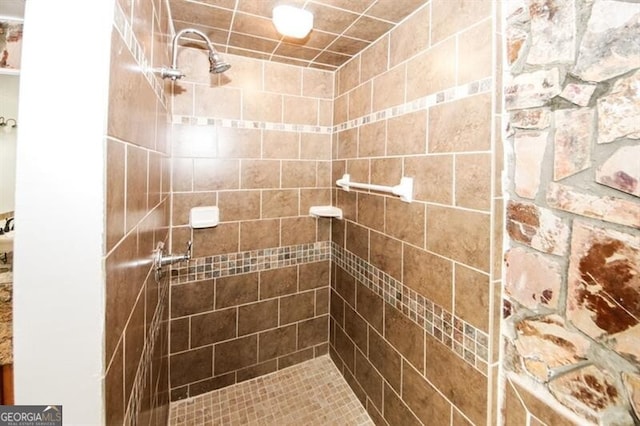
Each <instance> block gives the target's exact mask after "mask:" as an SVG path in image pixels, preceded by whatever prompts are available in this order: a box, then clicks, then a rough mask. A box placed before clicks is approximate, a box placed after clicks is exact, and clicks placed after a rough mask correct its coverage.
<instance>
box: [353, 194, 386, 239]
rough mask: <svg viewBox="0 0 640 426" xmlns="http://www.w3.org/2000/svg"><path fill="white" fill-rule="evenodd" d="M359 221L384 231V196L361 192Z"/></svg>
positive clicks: (359, 195)
mask: <svg viewBox="0 0 640 426" xmlns="http://www.w3.org/2000/svg"><path fill="white" fill-rule="evenodd" d="M358 223H360V224H362V225H363V226H366V227H368V228H372V229H375V230H376V231H378V232H384V197H381V196H379V195H370V194H365V193H363V192H361V193H359V194H358Z"/></svg>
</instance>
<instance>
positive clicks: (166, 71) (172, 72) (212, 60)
mask: <svg viewBox="0 0 640 426" xmlns="http://www.w3.org/2000/svg"><path fill="white" fill-rule="evenodd" d="M186 33H192V34H195V35H197V36H199V37H200V38H202V39H203V40H204V41H205V43H206V44H207V49H208V50H209V64H210V66H209V72H210V73H212V74H219V73H222V72H225V71H226V70H228V69H229V68H231V65H229V64H228V63H226V62H224V61H223V60H222V58H221V57H220V55H219V54H218V52H217V51H216V49H215V48H214V47H213V44H211V40H209V37H207V36H206V34H205V33H203V32H202V31H198V30H196V29H193V28H185V29H183V30H180V31H179V32H178V33H177V34H176V36H175V37H174V38H173V54H172V58H173V60H172V61H171V68H162V69H161V70H160V76H161V77H162V78H170V79H171V80H178V79H180V78H182V77H184V74H183V73H182V72H181V71H180V70H179V69H178V65H177V62H178V40H179V39H180V37H182V35H183V34H186Z"/></svg>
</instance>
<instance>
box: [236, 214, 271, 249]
mask: <svg viewBox="0 0 640 426" xmlns="http://www.w3.org/2000/svg"><path fill="white" fill-rule="evenodd" d="M279 244H280V220H279V219H267V220H255V221H250V222H241V223H240V250H241V251H246V250H259V249H264V248H271V247H278V245H279Z"/></svg>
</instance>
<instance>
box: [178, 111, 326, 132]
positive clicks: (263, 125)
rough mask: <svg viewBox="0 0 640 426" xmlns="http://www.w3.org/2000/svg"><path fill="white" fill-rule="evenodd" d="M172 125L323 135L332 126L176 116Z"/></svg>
mask: <svg viewBox="0 0 640 426" xmlns="http://www.w3.org/2000/svg"><path fill="white" fill-rule="evenodd" d="M171 124H188V125H192V126H219V127H233V128H236V129H264V130H280V131H283V132H303V133H323V134H331V133H332V132H333V130H334V128H333V127H331V126H312V125H309V124H288V123H271V122H265V121H250V120H232V119H226V118H211V117H196V116H191V115H174V116H173V118H172V120H171Z"/></svg>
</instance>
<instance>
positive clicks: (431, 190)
mask: <svg viewBox="0 0 640 426" xmlns="http://www.w3.org/2000/svg"><path fill="white" fill-rule="evenodd" d="M404 170H405V175H406V176H408V177H412V178H413V196H414V198H415V199H416V200H420V201H428V202H433V203H438V204H451V203H452V201H453V200H452V199H453V156H452V155H436V156H434V155H427V156H419V157H407V158H405V159H404Z"/></svg>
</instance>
